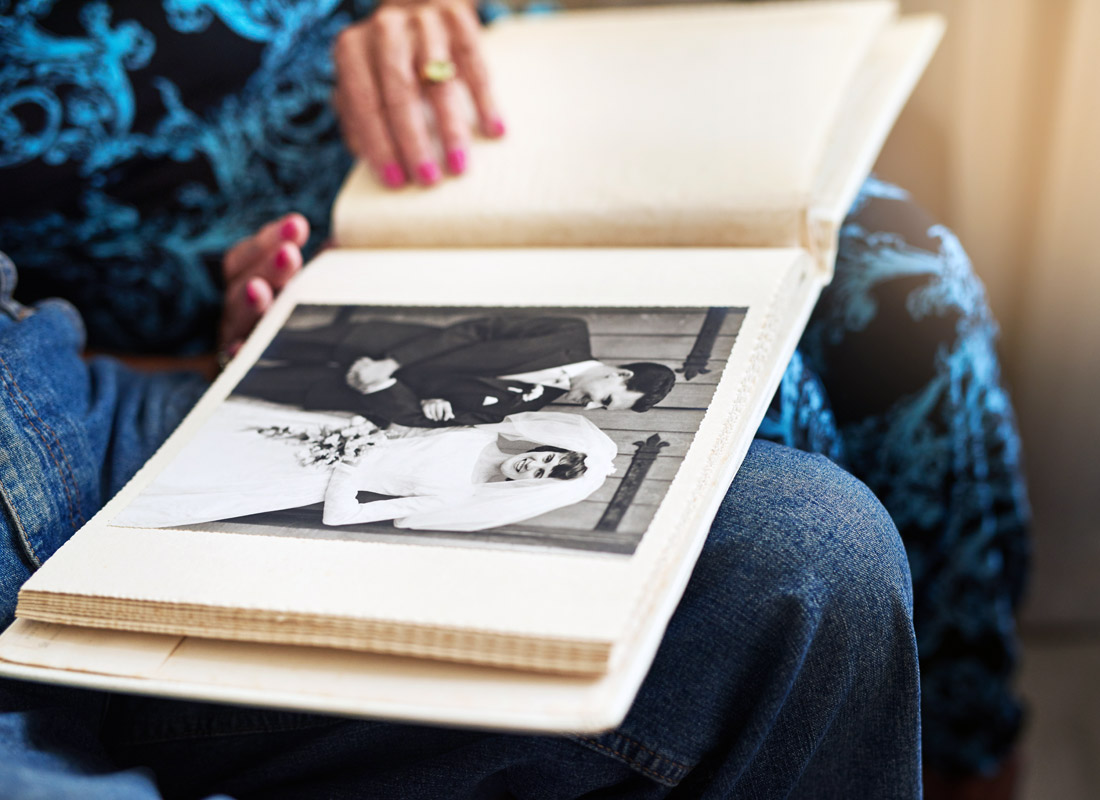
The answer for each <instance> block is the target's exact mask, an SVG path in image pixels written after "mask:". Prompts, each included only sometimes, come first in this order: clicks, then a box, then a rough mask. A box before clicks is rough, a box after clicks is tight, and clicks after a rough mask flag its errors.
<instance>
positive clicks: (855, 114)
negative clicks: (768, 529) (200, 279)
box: [0, 0, 942, 732]
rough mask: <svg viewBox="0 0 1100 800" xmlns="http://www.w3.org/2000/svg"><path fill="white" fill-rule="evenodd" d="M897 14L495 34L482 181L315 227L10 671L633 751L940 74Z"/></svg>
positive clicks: (551, 21) (53, 570)
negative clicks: (645, 683)
mask: <svg viewBox="0 0 1100 800" xmlns="http://www.w3.org/2000/svg"><path fill="white" fill-rule="evenodd" d="M941 32H942V25H941V23H940V21H939V19H938V18H936V17H931V16H920V17H912V18H909V17H904V18H903V17H899V16H898V14H897V9H896V7H895V4H894V3H892V2H886V1H885V0H882V1H880V0H868V1H866V2H859V1H858V0H857V1H853V2H821V3H777V4H776V3H765V4H752V5H751V6H740V5H739V6H699V7H691V6H686V7H685V6H679V7H676V8H667V9H665V8H656V9H653V8H651V9H639V10H608V11H585V12H565V13H561V14H557V15H552V16H550V17H542V18H538V19H534V18H532V19H523V18H516V19H511V20H507V21H505V22H502V23H500V24H497V25H494V26H492V27H491V28H490V29H489V30H488V31H487V32H486V35H485V48H486V58H487V59H488V60H489V61H490V66H491V67H492V66H493V65H495V64H499V68H497V69H494V70H491V71H492V72H493V74H494V75H495V76H497V79H496V83H495V90H496V92H497V94H498V97H499V101H500V104H501V106H502V108H504V109H505V111H506V113H507V117H508V120H509V134H508V136H507V137H506V139H504V140H501V141H500V142H488V141H484V142H478V143H476V144H475V146H474V147H473V148H472V151H471V170H470V173H469V174H468V175H466V176H464V177H463V178H461V179H460V180H454V181H447V182H445V183H444V184H443V185H441V186H439V187H436V188H433V189H431V190H422V189H416V188H409V189H405V190H402V191H400V192H394V191H391V190H386V189H383V188H381V187H380V186H379V185H378V184H377V183H376V181H375V179H374V178H373V176H372V175H371V174H370V172H369V170H368V168H367V167H365V166H363V165H359V166H357V167H355V168H354V169H353V170H352V172H351V174H350V175H349V176H348V178H347V180H346V182H345V185H344V188H343V189H342V191H341V193H340V196H339V197H338V198H337V200H336V203H335V204H334V207H333V212H332V222H333V231H334V246H332V247H329V248H327V249H326V250H324V251H323V252H322V253H321V254H320V255H318V256H317V257H316V258H315V259H314V260H313V261H312V262H311V263H310V264H308V265H307V266H306V268H305V269H304V270H303V271H302V273H301V274H300V275H299V276H298V277H296V278H295V279H294V280H293V282H292V283H291V285H290V286H288V287H287V289H286V290H285V291H284V292H283V293H282V294H281V295H280V296H279V298H278V299H277V300H276V302H275V304H274V305H273V307H272V308H271V310H270V311H269V312H268V313H267V314H266V315H265V316H264V318H263V319H262V320H261V321H260V323H259V325H258V326H257V328H256V330H255V331H254V332H253V334H252V336H251V337H250V338H249V339H248V341H247V342H246V343H245V345H244V347H243V348H242V349H241V351H240V352H239V354H238V355H237V356H236V357H235V358H234V359H233V360H232V361H231V362H230V363H229V365H228V366H227V367H226V369H225V370H224V371H223V372H222V373H221V375H220V376H219V377H218V378H217V380H216V381H215V382H214V384H213V385H212V387H211V388H210V389H209V391H208V392H207V393H206V394H205V395H204V396H203V398H202V400H201V401H200V402H199V403H198V405H197V406H196V407H195V408H194V409H193V411H192V412H191V413H190V415H189V416H188V417H187V419H186V420H185V421H184V423H183V424H182V425H181V426H180V428H179V429H178V430H177V431H176V432H175V433H174V434H173V435H172V436H171V437H170V438H169V440H168V441H167V442H166V443H165V444H164V445H163V446H162V447H161V449H160V450H159V451H158V452H157V453H156V455H155V456H154V457H153V458H152V459H151V460H150V461H149V462H148V463H147V464H146V465H145V466H144V467H143V469H142V470H141V471H140V472H139V473H138V474H137V475H136V476H135V477H134V478H133V479H132V480H131V481H130V483H129V484H128V485H127V486H126V487H125V488H124V489H123V490H122V491H121V492H120V493H119V494H118V495H117V496H116V497H115V498H113V499H112V500H111V501H110V502H109V503H108V504H107V505H106V507H105V508H104V509H103V510H102V511H101V512H100V513H99V514H97V515H96V516H95V517H94V518H93V519H92V520H91V521H89V522H88V523H87V524H86V525H85V526H84V527H83V528H81V529H80V531H78V532H77V533H76V535H74V536H73V538H72V539H71V540H70V541H69V542H68V543H67V544H65V545H64V546H63V547H62V548H61V549H60V550H59V551H58V552H57V553H56V554H55V555H54V556H53V557H52V558H51V559H49V560H48V561H47V562H46V563H45V564H44V565H43V566H42V568H41V569H40V570H39V571H38V572H36V573H35V575H34V576H33V577H32V578H31V579H30V580H29V581H28V582H27V583H26V584H25V586H24V588H23V589H22V591H21V592H20V596H19V604H18V608H17V620H16V622H15V623H14V624H13V625H12V626H11V628H9V629H8V630H7V631H6V632H5V633H4V634H3V635H2V636H0V675H5V676H9V677H16V678H23V679H29V680H37V681H46V682H55V683H62V684H68V685H73V686H82V687H89V688H99V689H105V690H117V691H124V692H131V693H144V694H156V695H162V696H170V697H185V698H194V699H205V700H211V701H218V702H233V703H243V704H251V705H257V706H267V707H277V708H287V709H301V710H312V711H319V712H329V713H337V714H345V715H356V716H364V717H373V718H378V719H400V720H408V721H415V722H431V723H437V724H450V725H465V726H483V727H493V728H499V729H506V730H527V731H577V732H580V731H598V730H604V729H607V728H610V727H613V726H615V725H616V724H618V723H619V722H620V721H621V720H622V718H623V716H624V715H625V714H626V712H627V709H628V708H629V707H630V704H631V702H632V700H633V698H634V695H635V693H636V692H637V690H638V687H639V686H640V684H641V682H642V680H643V678H644V677H645V674H646V671H647V670H648V668H649V665H650V663H651V661H652V659H653V656H654V654H655V653H656V650H657V647H658V645H659V643H660V640H661V637H662V634H663V632H664V629H665V626H666V625H667V623H668V620H669V618H670V617H671V615H672V613H673V611H674V609H675V608H676V605H677V602H678V601H679V598H680V596H681V594H682V592H683V590H684V588H685V586H686V585H687V582H688V579H689V577H690V575H691V571H692V568H693V566H694V564H695V560H696V558H697V557H698V555H699V552H700V550H701V549H702V546H703V542H704V540H705V538H706V535H707V530H708V528H709V526H710V524H711V522H712V520H713V518H714V516H715V514H716V513H717V510H718V507H719V505H720V504H721V502H722V500H723V498H724V496H725V493H726V490H727V489H728V487H729V485H730V483H731V481H732V480H733V479H734V477H735V475H736V472H737V469H738V467H739V465H740V463H741V461H742V459H743V458H744V456H745V453H746V451H747V450H748V447H749V445H750V443H751V441H752V438H753V435H754V433H755V431H756V428H757V426H758V425H759V424H760V421H761V419H762V418H763V416H764V413H765V411H766V409H767V407H768V404H769V403H770V401H771V399H772V396H773V395H774V393H775V391H776V388H777V387H778V385H779V382H780V378H781V377H782V374H783V372H784V369H785V367H786V364H787V361H788V360H789V359H790V357H791V354H792V353H793V352H794V348H795V346H796V344H797V342H798V339H799V337H800V335H801V333H802V330H803V328H804V327H805V324H806V321H807V319H808V317H809V314H810V312H811V311H812V309H813V306H814V303H815V301H816V299H817V297H818V295H819V293H820V291H821V289H822V287H824V286H825V285H826V284H827V283H828V281H829V279H830V275H831V269H832V261H833V259H834V258H835V252H836V246H837V237H838V234H839V230H840V226H841V224H842V222H843V219H844V215H845V213H846V211H847V210H848V208H849V207H850V206H851V204H852V203H853V202H854V201H855V199H856V197H857V194H858V191H859V187H860V185H861V183H862V182H863V180H864V179H865V178H866V177H867V175H868V174H869V172H870V169H871V166H872V164H873V163H874V160H875V158H876V156H877V153H878V151H879V149H880V148H881V146H882V143H883V141H884V139H885V137H886V135H887V134H888V132H889V130H890V128H891V126H892V125H893V122H894V120H895V119H896V117H897V115H898V113H899V112H900V110H901V108H902V106H903V105H904V103H905V101H906V99H907V98H908V96H909V95H910V93H911V92H912V90H913V88H914V86H915V84H916V82H917V80H918V79H919V77H920V75H921V73H922V72H923V70H924V68H925V65H926V64H927V62H928V60H929V58H930V57H931V55H932V53H933V52H934V50H935V47H936V45H937V43H938V41H939V37H940V35H941Z"/></svg>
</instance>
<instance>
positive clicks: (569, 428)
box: [112, 398, 616, 531]
mask: <svg viewBox="0 0 1100 800" xmlns="http://www.w3.org/2000/svg"><path fill="white" fill-rule="evenodd" d="M274 429H282V430H283V431H284V432H285V433H284V434H281V435H280V436H278V437H277V436H273V435H271V434H270V431H271V430H274ZM262 430H267V431H268V432H269V433H268V434H266V435H265V434H264V433H261V431H262ZM498 437H503V438H505V439H511V440H517V441H525V442H531V443H532V444H534V445H554V446H556V447H561V448H563V449H566V450H576V451H578V452H583V453H585V454H586V459H585V465H586V467H587V470H586V471H585V474H584V475H582V476H581V477H579V478H577V479H574V480H569V481H562V480H555V479H543V480H538V481H507V482H500V483H484V482H482V481H484V480H485V478H486V476H487V470H486V465H487V464H491V463H492V462H493V460H494V458H493V454H494V453H497V454H499V450H498V449H497V447H496V445H497V441H498ZM349 438H350V439H354V440H355V441H357V442H360V443H366V442H370V443H371V444H370V445H369V446H366V447H365V448H362V450H363V452H362V455H361V456H360V457H359V458H358V460H357V462H356V463H355V464H353V465H349V464H344V465H341V466H339V468H338V469H337V475H336V476H334V467H336V465H337V463H338V460H337V459H336V458H335V456H334V455H332V453H333V447H336V446H339V443H340V441H341V439H343V440H344V441H347V440H349ZM615 453H616V447H615V444H614V442H612V441H611V439H610V438H608V436H607V435H606V434H605V433H603V431H601V430H600V429H599V428H597V427H596V426H595V425H594V424H592V423H591V422H590V421H589V420H587V419H586V418H584V417H582V416H579V415H574V414H561V413H555V412H528V413H523V414H514V415H512V416H511V417H508V418H507V419H505V420H504V421H503V422H501V423H497V424H492V425H478V426H473V427H461V428H441V429H432V430H423V431H419V430H415V431H411V432H410V435H408V436H406V437H403V438H388V437H387V436H386V435H385V434H384V433H383V432H381V431H378V430H377V428H376V427H375V426H374V425H372V424H371V423H369V422H367V421H365V420H363V419H362V418H361V417H360V418H354V419H353V418H350V417H349V416H347V415H339V414H325V413H318V412H305V411H300V410H296V409H291V408H287V407H285V406H279V405H275V404H270V403H264V402H260V401H252V400H244V399H239V398H229V399H228V400H226V401H225V402H224V403H222V405H221V406H220V407H219V408H218V410H217V411H216V412H215V413H214V414H213V415H212V416H211V418H210V419H209V420H207V422H206V423H205V424H204V425H203V427H202V428H201V429H200V431H199V432H198V434H197V435H196V436H195V438H194V439H192V440H191V441H190V442H189V443H188V444H187V445H186V446H185V447H184V448H183V449H182V450H181V451H180V452H179V453H178V454H177V455H176V457H175V458H174V459H173V460H172V461H171V463H170V464H169V465H168V466H167V467H166V468H165V469H164V471H163V472H162V473H161V474H160V475H159V476H157V478H156V479H155V480H154V481H153V482H152V483H151V484H150V485H149V486H148V487H147V488H146V489H145V490H144V491H143V492H142V493H141V494H140V495H139V496H138V497H137V498H135V499H134V501H133V502H132V503H130V505H129V506H127V507H126V508H125V509H124V510H123V511H122V512H121V513H120V514H119V515H118V516H117V517H116V518H115V519H114V520H113V521H112V524H114V525H121V526H127V527H140V528H168V527H177V526H180V525H190V524H196V523H202V522H213V521H215V520H222V519H232V518H234V517H241V516H246V515H250V514H258V513H263V512H268V511H279V510H283V509H288V508H299V507H301V506H307V505H311V504H314V503H319V502H321V501H323V500H326V492H327V491H328V493H329V499H328V500H327V501H326V510H325V521H326V523H327V524H351V523H356V522H359V523H362V522H373V521H379V520H388V519H392V520H394V524H395V525H397V526H398V527H403V528H417V529H421V530H454V531H473V530H483V529H485V528H491V527H496V526H499V525H506V524H510V523H513V522H517V521H520V520H523V519H530V518H531V517H534V516H538V515H539V514H543V513H546V512H548V511H552V510H553V509H555V508H561V507H563V506H567V505H572V504H573V503H576V502H579V501H580V500H583V499H584V498H585V497H588V496H589V495H590V494H592V492H594V491H595V490H596V489H598V488H599V487H600V485H602V484H603V482H604V479H605V478H606V477H607V475H609V474H610V473H611V472H612V471H613V470H614V466H613V463H612V460H613V459H614V457H615ZM486 456H488V458H486ZM501 457H503V456H502V455H501ZM318 459H320V461H318ZM325 459H327V460H328V461H329V463H325ZM311 461H317V462H318V463H310V462H311ZM334 462H335V463H334ZM496 463H499V460H498V461H497V462H496ZM330 480H335V481H336V485H334V487H333V491H329V483H330ZM359 491H369V492H375V493H378V494H386V495H395V496H397V497H396V498H395V499H392V500H377V501H374V502H369V503H359V502H358V501H357V500H356V499H355V495H356V493H357V492H359Z"/></svg>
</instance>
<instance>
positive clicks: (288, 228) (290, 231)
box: [279, 219, 298, 239]
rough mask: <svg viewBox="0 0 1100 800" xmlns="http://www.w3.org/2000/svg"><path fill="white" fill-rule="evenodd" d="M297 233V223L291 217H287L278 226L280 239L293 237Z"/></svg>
mask: <svg viewBox="0 0 1100 800" xmlns="http://www.w3.org/2000/svg"><path fill="white" fill-rule="evenodd" d="M297 235H298V225H297V224H296V223H295V222H294V220H292V219H288V220H287V221H286V222H284V223H283V224H282V225H281V226H280V227H279V238H280V239H293V238H294V237H295V236H297Z"/></svg>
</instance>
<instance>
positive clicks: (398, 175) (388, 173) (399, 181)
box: [382, 163, 405, 189]
mask: <svg viewBox="0 0 1100 800" xmlns="http://www.w3.org/2000/svg"><path fill="white" fill-rule="evenodd" d="M382 183H384V184H386V185H387V186H389V187H390V188H391V189H396V188H398V187H399V186H404V185H405V173H404V171H403V170H402V169H401V167H400V166H399V165H397V164H392V163H391V164H387V165H386V166H384V167H382Z"/></svg>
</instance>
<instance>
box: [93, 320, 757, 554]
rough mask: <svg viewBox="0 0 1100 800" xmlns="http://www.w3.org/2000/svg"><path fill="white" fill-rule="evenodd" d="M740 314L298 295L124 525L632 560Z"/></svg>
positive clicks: (702, 409) (125, 515)
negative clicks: (344, 301) (303, 298)
mask: <svg viewBox="0 0 1100 800" xmlns="http://www.w3.org/2000/svg"><path fill="white" fill-rule="evenodd" d="M746 310H747V309H745V308H709V309H707V308H692V309H683V308H678V309H670V308H643V309H636V308H629V309H623V308H619V309H611V308H607V309H593V308H523V309H516V308H454V307H450V308H446V309H432V308H392V307H390V308H373V307H368V306H334V305H301V306H298V307H297V308H296V309H295V310H294V311H293V312H292V313H291V315H290V317H289V318H288V320H287V321H286V323H285V324H284V326H283V328H282V330H281V331H280V332H279V333H278V334H277V335H276V336H275V338H274V339H273V340H272V342H271V344H270V345H269V346H268V347H267V349H266V350H265V351H264V353H263V355H262V356H261V357H260V358H259V359H258V360H257V361H256V363H255V364H254V365H253V366H252V367H251V369H249V371H248V372H247V373H246V374H245V376H244V378H243V379H242V380H241V381H240V382H239V383H238V385H237V386H236V387H235V388H234V389H233V391H232V393H231V394H230V395H229V397H228V398H227V399H226V400H225V401H223V402H222V403H221V405H220V406H219V407H218V408H217V409H216V410H215V412H214V413H213V414H212V415H211V416H210V418H209V419H208V420H207V421H206V422H205V424H204V425H203V426H202V428H201V429H200V431H199V433H198V434H197V435H196V436H195V438H194V439H193V440H192V441H191V442H190V443H188V445H187V446H186V447H185V448H184V449H183V450H182V451H181V452H180V453H179V454H178V455H177V456H176V457H175V459H174V460H173V461H172V462H171V463H170V464H169V466H168V467H167V468H166V469H165V470H164V471H163V472H162V473H161V474H160V475H159V476H158V477H157V478H156V479H155V480H154V481H153V482H152V483H151V484H150V485H149V486H148V487H147V488H146V490H145V491H144V492H142V494H141V495H139V496H138V497H137V498H136V499H135V500H134V501H133V502H132V503H131V504H130V505H129V506H128V507H127V508H126V509H125V510H124V511H123V512H122V514H121V515H120V516H119V517H118V518H117V519H116V520H115V521H114V524H116V525H122V526H129V527H141V528H180V529H190V530H207V531H215V532H226V533H240V534H259V535H267V536H294V537H299V538H326V539H347V540H356V539H358V540H371V541H395V542H403V543H408V542H410V541H422V542H431V543H448V544H466V545H477V546H523V547H531V546H535V547H552V548H566V549H575V550H585V551H596V552H607V553H617V554H630V553H633V552H634V550H635V548H636V547H637V545H638V542H639V541H640V540H641V537H642V535H643V534H644V532H645V530H646V528H647V527H648V525H649V523H650V521H651V520H652V519H653V516H654V514H655V513H656V511H657V508H658V507H659V506H660V504H661V501H662V500H663V498H664V496H665V494H666V492H667V490H668V487H669V485H670V483H671V482H672V479H673V478H674V477H675V475H676V473H677V471H678V469H679V467H680V464H681V462H682V461H683V458H684V456H685V455H686V453H687V450H688V448H689V446H690V445H691V442H692V440H693V439H694V437H695V434H696V431H697V430H698V427H699V423H700V422H701V420H702V418H703V415H704V414H705V413H706V410H707V408H708V407H709V405H710V403H711V400H712V397H713V394H714V390H715V388H716V386H717V384H718V382H719V380H720V379H721V377H722V373H723V370H724V367H725V364H726V361H727V360H728V359H729V356H730V353H731V352H732V349H733V346H734V343H735V341H736V338H737V332H738V330H739V328H740V325H741V322H742V320H743V319H744V316H745V313H746Z"/></svg>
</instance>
